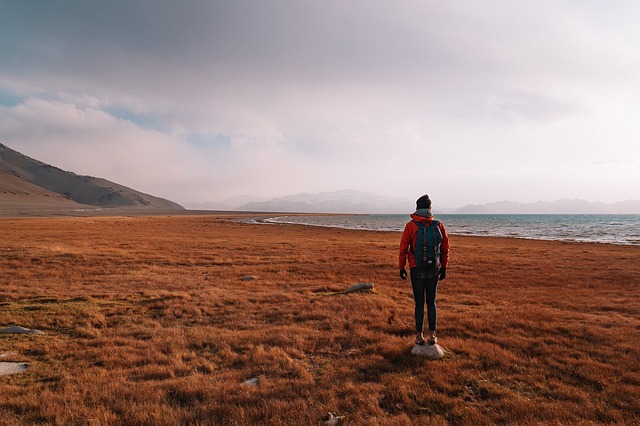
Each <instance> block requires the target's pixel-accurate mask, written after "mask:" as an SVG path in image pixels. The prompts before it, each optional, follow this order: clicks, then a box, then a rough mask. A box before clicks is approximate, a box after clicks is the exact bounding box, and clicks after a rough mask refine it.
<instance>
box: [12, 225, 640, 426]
mask: <svg viewBox="0 0 640 426" xmlns="http://www.w3.org/2000/svg"><path fill="white" fill-rule="evenodd" d="M0 233H1V234H2V238H0V326H2V327H7V326H11V325H20V326H24V327H28V328H33V329H38V330H42V331H44V332H45V334H44V335H0V353H11V354H12V355H11V360H14V361H17V362H27V363H28V364H29V368H28V370H27V371H26V372H24V373H21V374H15V375H11V376H4V377H0V395H2V398H0V419H1V420H0V423H2V424H5V425H19V424H34V423H38V424H71V425H85V424H86V425H89V424H91V425H96V424H100V425H120V424H131V425H133V424H135V425H157V424H163V425H172V424H173V425H179V424H271V425H285V424H286V425H289V424H290V425H300V424H309V425H316V424H319V423H320V422H321V419H322V417H323V416H325V415H326V414H327V413H328V412H336V413H338V415H340V416H344V423H345V424H374V425H403V424H406V425H409V424H435V425H438V424H474V425H475V424H496V423H498V424H592V423H621V424H637V423H639V422H640V405H639V403H638V401H639V400H640V368H639V367H640V366H639V363H640V361H639V360H640V348H639V342H640V338H639V337H640V297H639V296H640V294H639V288H640V287H639V285H640V268H638V264H640V262H639V261H640V248H639V247H622V246H612V245H604V244H567V243H560V242H536V241H525V240H514V239H498V238H471V237H459V236H453V237H451V245H452V253H451V265H450V268H449V271H448V274H447V279H446V280H445V281H443V282H442V283H441V286H440V288H439V295H438V307H439V329H440V331H439V332H440V336H441V337H440V341H439V343H440V344H441V345H442V346H443V347H445V348H446V349H447V350H448V355H447V356H446V357H445V358H444V359H442V360H440V361H429V360H426V359H424V358H422V357H416V356H413V355H411V353H410V350H411V347H412V340H413V333H412V328H413V327H412V323H413V306H412V299H411V291H410V288H409V284H407V283H406V282H403V281H400V280H399V279H398V278H397V271H396V266H395V262H396V259H397V254H396V250H397V246H398V240H399V237H400V236H399V234H396V233H380V232H362V231H353V232H352V231H344V230H335V229H324V228H308V227H302V226H276V225H253V224H242V223H234V222H228V221H224V220H222V218H219V217H213V216H209V217H205V216H201V217H194V216H178V217H119V218H107V217H100V218H64V219H63V218H56V219H2V220H0ZM244 276H254V277H255V279H254V280H251V281H241V280H240V278H241V277H244ZM358 282H373V283H375V285H376V286H375V290H374V291H373V292H370V293H352V294H341V295H334V296H331V297H328V296H327V295H326V294H327V293H329V292H337V291H342V290H344V289H345V288H347V287H348V286H349V285H351V284H354V283H358ZM252 378H258V380H257V385H256V386H248V385H243V382H245V381H247V380H249V379H252Z"/></svg>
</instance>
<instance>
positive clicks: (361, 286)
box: [344, 283, 374, 293]
mask: <svg viewBox="0 0 640 426" xmlns="http://www.w3.org/2000/svg"><path fill="white" fill-rule="evenodd" d="M373 287H374V286H373V283H357V284H353V285H350V286H349V287H347V289H346V290H345V291H344V292H345V293H353V292H355V291H367V290H373Z"/></svg>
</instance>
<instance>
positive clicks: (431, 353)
mask: <svg viewBox="0 0 640 426" xmlns="http://www.w3.org/2000/svg"><path fill="white" fill-rule="evenodd" d="M411 353H412V354H414V355H420V356H423V357H425V358H429V359H440V358H442V357H443V356H444V353H445V352H444V348H443V347H442V346H440V345H438V344H435V345H427V344H424V345H415V346H414V347H413V348H411Z"/></svg>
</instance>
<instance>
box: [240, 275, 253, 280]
mask: <svg viewBox="0 0 640 426" xmlns="http://www.w3.org/2000/svg"><path fill="white" fill-rule="evenodd" d="M255 279H256V277H254V276H253V275H245V276H244V277H242V278H240V281H253V280H255Z"/></svg>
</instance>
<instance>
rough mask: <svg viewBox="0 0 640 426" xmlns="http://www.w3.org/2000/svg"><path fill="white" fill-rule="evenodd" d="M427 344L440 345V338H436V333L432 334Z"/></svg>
mask: <svg viewBox="0 0 640 426" xmlns="http://www.w3.org/2000/svg"><path fill="white" fill-rule="evenodd" d="M427 343H428V344H429V345H435V344H436V343H438V338H437V337H436V332H435V331H432V332H431V336H429V340H427Z"/></svg>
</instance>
